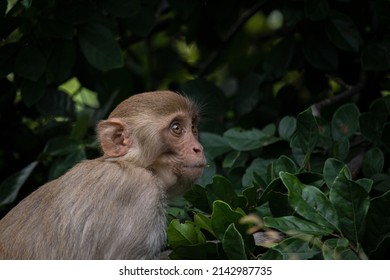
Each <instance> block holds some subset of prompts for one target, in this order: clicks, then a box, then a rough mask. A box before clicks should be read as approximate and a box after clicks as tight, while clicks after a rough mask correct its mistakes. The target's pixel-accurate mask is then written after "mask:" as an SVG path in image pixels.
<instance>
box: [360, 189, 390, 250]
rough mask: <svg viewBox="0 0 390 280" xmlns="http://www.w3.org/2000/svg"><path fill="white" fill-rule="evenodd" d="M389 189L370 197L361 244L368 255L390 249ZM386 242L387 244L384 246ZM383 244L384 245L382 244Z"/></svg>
mask: <svg viewBox="0 0 390 280" xmlns="http://www.w3.org/2000/svg"><path fill="white" fill-rule="evenodd" d="M389 205H390V191H388V192H386V193H385V194H383V195H381V196H379V197H376V198H374V199H372V201H371V204H370V208H369V209H368V213H367V218H366V221H367V224H366V230H365V236H364V242H363V246H364V249H365V251H366V252H367V253H368V255H375V253H378V252H382V253H383V252H386V251H387V252H386V253H387V254H388V252H389V251H388V250H389V249H390V248H389V246H388V242H387V243H386V242H385V241H389V238H390V207H389ZM386 244H387V246H386ZM384 245H385V246H384Z"/></svg>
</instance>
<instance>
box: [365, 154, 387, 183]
mask: <svg viewBox="0 0 390 280" xmlns="http://www.w3.org/2000/svg"><path fill="white" fill-rule="evenodd" d="M384 164H385V157H384V155H383V152H382V150H380V149H379V148H377V147H375V148H372V149H370V150H368V151H367V153H366V154H365V155H364V158H363V164H362V170H363V173H364V175H365V176H366V177H372V176H373V175H375V174H378V173H382V171H383V166H384Z"/></svg>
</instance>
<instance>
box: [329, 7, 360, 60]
mask: <svg viewBox="0 0 390 280" xmlns="http://www.w3.org/2000/svg"><path fill="white" fill-rule="evenodd" d="M325 31H326V34H327V35H328V38H329V39H330V41H331V42H332V43H333V44H335V45H336V46H337V47H338V48H339V49H341V50H345V51H353V52H358V51H359V48H360V44H361V41H362V39H361V37H360V34H359V30H358V29H357V27H356V25H355V23H354V22H353V20H352V19H351V18H349V17H348V16H346V15H344V14H342V13H340V12H337V11H332V12H331V13H330V17H329V19H328V21H327V23H326V25H325Z"/></svg>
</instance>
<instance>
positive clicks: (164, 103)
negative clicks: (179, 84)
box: [109, 91, 199, 118]
mask: <svg viewBox="0 0 390 280" xmlns="http://www.w3.org/2000/svg"><path fill="white" fill-rule="evenodd" d="M176 112H187V113H189V114H190V115H192V116H197V115H198V113H199V107H198V105H197V104H196V103H195V102H194V101H192V100H191V99H190V98H188V97H185V96H183V95H180V94H178V93H175V92H172V91H152V92H144V93H139V94H135V95H133V96H131V97H129V98H128V99H126V100H124V101H122V102H121V103H120V104H119V105H118V106H117V107H116V108H115V109H114V110H113V111H112V113H111V114H110V116H109V117H110V118H113V117H119V118H126V117H134V116H140V115H144V114H149V115H156V116H168V115H171V114H173V113H176Z"/></svg>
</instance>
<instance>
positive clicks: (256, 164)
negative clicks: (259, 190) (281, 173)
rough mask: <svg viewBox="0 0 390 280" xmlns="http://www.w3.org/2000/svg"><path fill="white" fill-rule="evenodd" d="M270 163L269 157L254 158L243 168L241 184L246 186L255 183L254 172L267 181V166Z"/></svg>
mask: <svg viewBox="0 0 390 280" xmlns="http://www.w3.org/2000/svg"><path fill="white" fill-rule="evenodd" d="M270 163H272V161H271V160H269V159H263V158H256V159H254V160H253V161H252V162H251V164H250V165H249V167H248V168H247V169H246V170H245V174H244V176H243V177H242V185H243V186H246V187H248V186H251V185H252V184H253V183H257V180H256V176H255V175H256V174H257V176H259V177H260V178H262V179H263V181H267V168H268V165H269V164H270Z"/></svg>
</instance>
